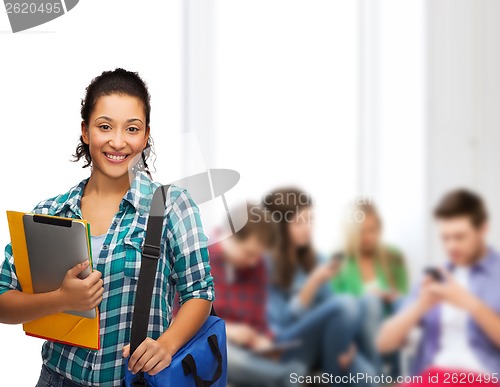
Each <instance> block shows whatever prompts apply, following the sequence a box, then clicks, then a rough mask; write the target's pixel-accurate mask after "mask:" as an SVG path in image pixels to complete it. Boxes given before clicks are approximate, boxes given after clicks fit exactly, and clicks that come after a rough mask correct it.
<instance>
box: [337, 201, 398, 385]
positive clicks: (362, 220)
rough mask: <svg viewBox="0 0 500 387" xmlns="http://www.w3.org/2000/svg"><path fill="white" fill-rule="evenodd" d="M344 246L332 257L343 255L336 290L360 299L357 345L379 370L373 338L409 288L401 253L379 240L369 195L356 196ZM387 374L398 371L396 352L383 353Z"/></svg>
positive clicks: (379, 221) (377, 218) (379, 230)
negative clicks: (359, 323)
mask: <svg viewBox="0 0 500 387" xmlns="http://www.w3.org/2000/svg"><path fill="white" fill-rule="evenodd" d="M346 231H347V235H346V241H345V244H344V245H345V250H344V251H343V252H340V253H337V254H334V256H333V257H332V259H342V260H343V265H342V268H341V270H340V272H339V273H338V274H337V275H336V276H335V277H334V278H333V280H332V288H333V290H334V292H335V293H336V294H341V293H348V294H352V295H354V296H356V297H359V298H361V300H362V309H363V312H362V313H363V315H364V316H363V319H362V321H363V328H362V331H361V333H360V336H361V337H360V340H359V341H360V342H359V345H360V346H362V347H363V353H365V355H366V356H367V357H368V359H369V360H370V361H371V362H372V364H374V365H375V367H376V369H377V371H378V372H382V369H381V367H382V359H381V358H380V355H379V353H378V351H377V350H376V348H375V339H376V335H377V333H378V330H379V329H380V326H381V324H382V322H383V320H384V319H385V318H386V317H387V316H389V315H391V314H392V313H393V312H394V310H395V309H396V307H397V303H398V301H399V300H400V299H401V297H402V296H403V295H405V294H406V293H407V292H408V272H407V268H406V265H405V260H404V258H403V255H402V254H401V253H400V252H399V251H398V250H397V249H396V248H394V247H392V246H388V245H386V244H384V243H383V242H382V239H381V236H382V219H381V217H380V215H379V212H378V211H377V208H376V207H375V205H374V204H373V203H372V202H370V201H369V199H365V198H358V199H357V200H356V204H355V205H354V206H353V208H352V216H350V217H349V219H348V220H347V224H346ZM385 360H386V361H385V363H386V364H387V365H388V366H389V367H390V369H389V372H390V374H391V375H392V376H393V377H395V376H398V375H399V374H400V373H401V372H400V367H399V355H398V353H397V352H395V353H393V354H390V356H388V357H386V359H385Z"/></svg>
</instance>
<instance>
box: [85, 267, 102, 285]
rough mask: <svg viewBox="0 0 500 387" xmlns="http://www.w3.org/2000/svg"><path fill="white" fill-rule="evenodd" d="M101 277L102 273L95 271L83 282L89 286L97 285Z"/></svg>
mask: <svg viewBox="0 0 500 387" xmlns="http://www.w3.org/2000/svg"><path fill="white" fill-rule="evenodd" d="M101 277H102V273H101V272H100V271H98V270H94V271H93V272H92V273H90V275H89V276H88V277H87V278H85V279H84V280H82V281H85V282H86V283H87V284H89V285H90V286H92V285H94V284H95V283H97V282H98V281H99V280H100V279H101Z"/></svg>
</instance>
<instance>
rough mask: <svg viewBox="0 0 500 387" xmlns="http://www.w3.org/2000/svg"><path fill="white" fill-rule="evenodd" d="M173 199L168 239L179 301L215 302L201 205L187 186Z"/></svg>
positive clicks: (169, 217)
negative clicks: (199, 205) (203, 300)
mask: <svg viewBox="0 0 500 387" xmlns="http://www.w3.org/2000/svg"><path fill="white" fill-rule="evenodd" d="M173 195H174V194H173ZM173 200H174V203H173V207H172V210H171V211H170V213H169V216H168V226H169V227H168V230H171V234H170V235H169V236H168V238H167V240H168V241H169V243H170V248H171V251H172V253H173V259H174V264H173V273H172V277H173V280H174V282H175V283H176V290H177V292H178V293H179V301H180V303H181V305H182V304H183V303H184V302H186V301H187V300H189V299H191V298H200V299H205V300H208V301H214V299H215V294H214V286H213V278H212V275H211V273H210V263H209V254H208V238H207V236H206V235H205V233H204V232H203V227H202V224H201V219H200V212H199V209H198V206H197V205H196V204H195V202H194V201H193V199H192V198H191V195H190V194H189V193H188V192H187V191H186V190H185V189H181V190H180V191H179V194H178V196H177V197H176V198H173Z"/></svg>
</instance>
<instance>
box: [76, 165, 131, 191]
mask: <svg viewBox="0 0 500 387" xmlns="http://www.w3.org/2000/svg"><path fill="white" fill-rule="evenodd" d="M129 188H130V182H129V177H128V174H126V175H124V176H122V177H120V178H116V179H114V178H111V177H109V176H106V175H104V174H103V173H101V172H100V171H99V170H97V169H95V170H93V171H92V174H91V175H90V178H89V181H88V183H87V185H86V186H85V191H86V192H85V193H86V194H94V195H97V196H102V197H110V196H119V197H123V196H124V195H125V193H126V192H127V191H128V190H129Z"/></svg>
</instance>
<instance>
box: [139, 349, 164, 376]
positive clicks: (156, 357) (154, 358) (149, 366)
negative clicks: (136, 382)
mask: <svg viewBox="0 0 500 387" xmlns="http://www.w3.org/2000/svg"><path fill="white" fill-rule="evenodd" d="M161 360H162V359H161V355H160V354H159V353H156V354H154V355H153V356H152V357H151V358H150V359H149V360H148V361H147V362H146V364H144V366H143V367H142V371H144V372H147V373H149V371H151V370H152V369H153V368H154V367H156V365H157V364H158V363H159V362H161Z"/></svg>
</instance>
